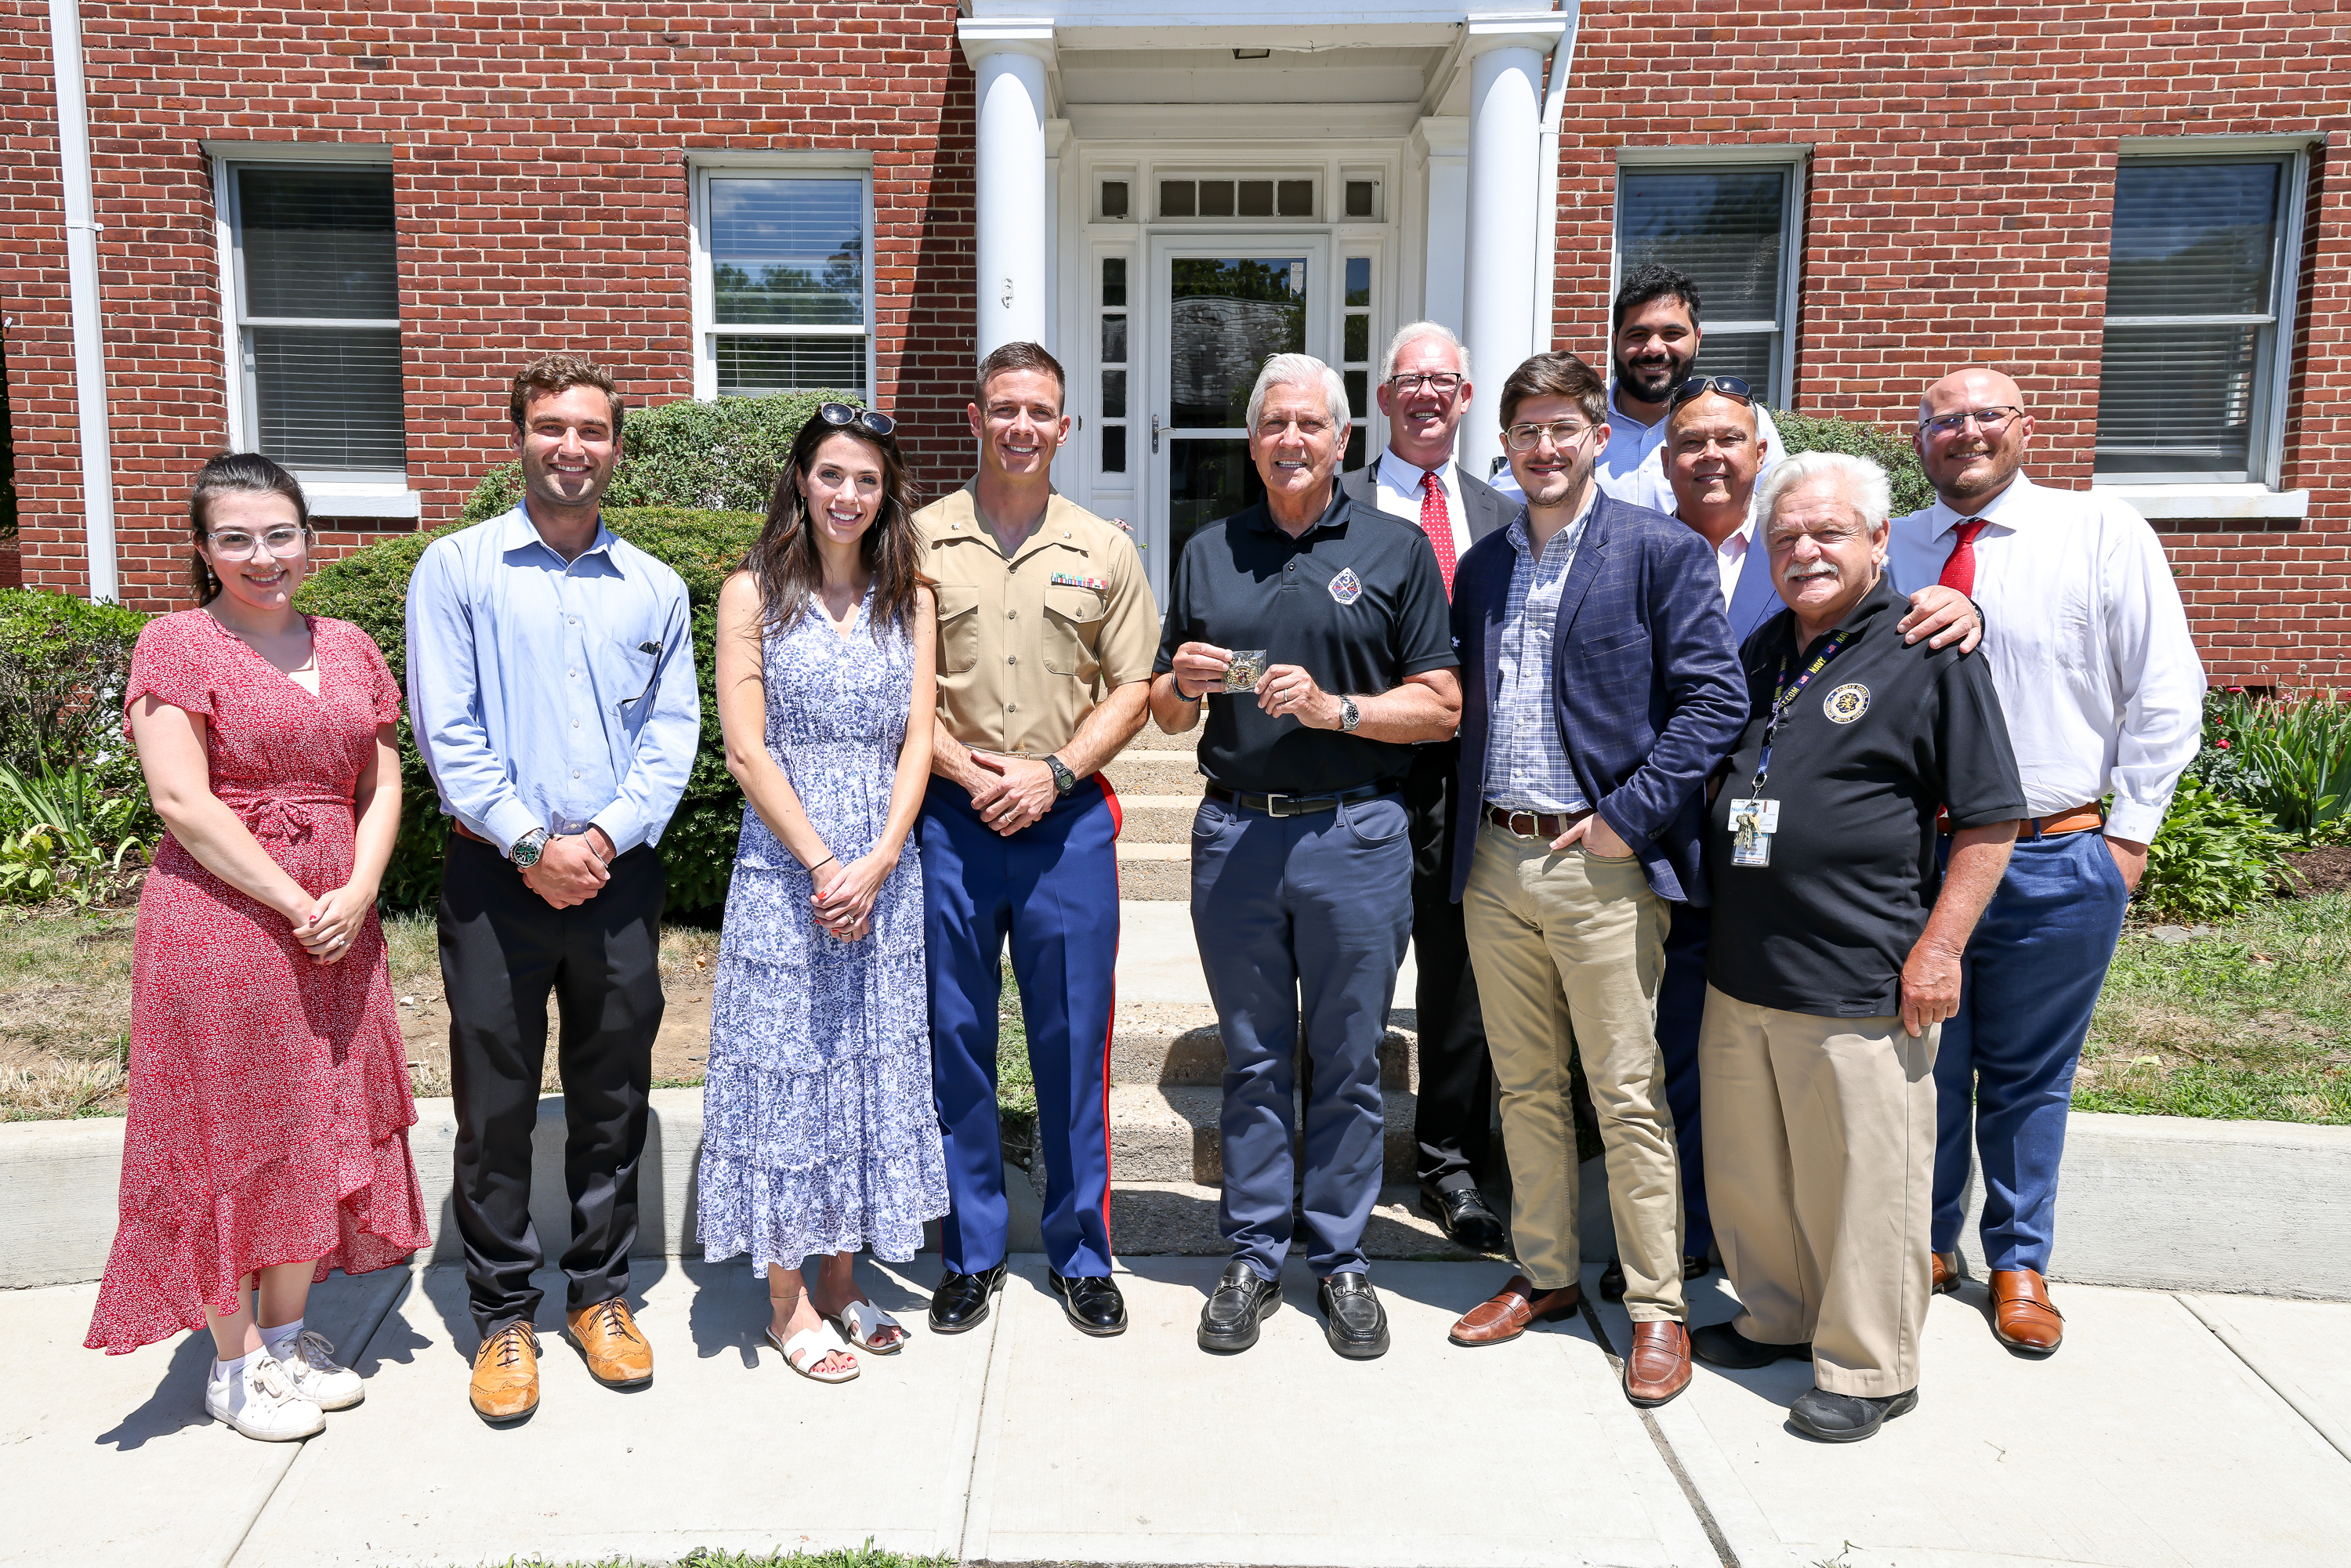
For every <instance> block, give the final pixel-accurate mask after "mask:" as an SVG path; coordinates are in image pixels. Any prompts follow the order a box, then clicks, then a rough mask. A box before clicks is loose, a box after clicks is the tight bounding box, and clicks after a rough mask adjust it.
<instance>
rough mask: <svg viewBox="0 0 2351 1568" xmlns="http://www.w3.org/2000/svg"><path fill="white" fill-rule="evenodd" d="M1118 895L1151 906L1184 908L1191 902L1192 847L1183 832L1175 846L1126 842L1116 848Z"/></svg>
mask: <svg viewBox="0 0 2351 1568" xmlns="http://www.w3.org/2000/svg"><path fill="white" fill-rule="evenodd" d="M1118 895H1119V897H1120V898H1122V899H1130V898H1133V899H1144V900H1147V901H1149V902H1151V903H1155V904H1188V903H1190V902H1191V899H1192V844H1191V835H1190V833H1189V831H1186V834H1185V837H1184V840H1183V841H1181V842H1178V843H1172V844H1155V843H1144V842H1141V841H1135V842H1129V841H1126V840H1125V839H1124V838H1123V837H1122V838H1121V839H1120V841H1119V845H1118Z"/></svg>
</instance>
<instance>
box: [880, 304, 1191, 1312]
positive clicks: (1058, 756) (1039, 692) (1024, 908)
mask: <svg viewBox="0 0 2351 1568" xmlns="http://www.w3.org/2000/svg"><path fill="white" fill-rule="evenodd" d="M1065 385H1066V382H1065V381H1064V379H1063V377H1062V374H1061V365H1060V364H1059V363H1057V362H1056V361H1054V359H1053V357H1052V356H1051V355H1050V354H1049V353H1047V352H1046V351H1045V350H1043V349H1041V348H1040V347H1038V346H1037V345H1036V344H1034V343H1009V344H1007V345H1005V346H1004V347H1003V348H1000V349H998V350H995V351H994V352H993V353H991V354H989V355H988V356H987V359H986V360H984V361H981V363H980V372H979V401H978V402H976V403H974V404H972V405H971V407H970V410H969V414H970V419H971V426H972V434H973V435H974V436H976V437H977V439H978V442H979V473H978V474H977V476H975V477H974V478H973V480H972V481H971V483H969V484H967V485H966V486H964V487H963V488H962V489H960V490H957V491H956V493H955V494H953V495H951V496H948V497H946V498H944V499H942V500H939V501H937V502H935V503H933V504H932V505H931V506H929V507H925V508H924V509H923V510H922V511H921V512H919V513H917V514H916V515H915V518H914V521H915V523H916V524H917V525H918V526H919V527H920V528H922V530H923V538H924V543H925V547H926V548H925V551H924V561H923V567H924V570H925V571H926V572H928V573H929V574H930V576H931V577H932V578H934V579H935V580H936V581H937V583H938V597H939V639H938V660H939V666H938V693H939V699H938V700H939V707H938V724H937V728H936V733H935V738H934V743H933V752H932V765H931V768H932V773H933V774H934V777H933V779H932V780H931V788H930V793H929V794H928V795H927V796H926V797H925V800H924V804H923V818H922V830H921V831H922V835H923V838H922V844H923V893H924V902H925V915H924V925H925V936H926V938H927V943H928V952H929V963H930V975H931V1032H932V1040H933V1052H934V1064H933V1071H932V1082H933V1085H934V1087H935V1092H936V1094H937V1097H938V1106H939V1122H940V1124H941V1125H942V1126H943V1127H944V1128H945V1130H946V1156H947V1183H948V1188H949V1191H950V1193H951V1195H952V1197H953V1199H954V1205H955V1207H954V1209H953V1211H952V1212H951V1213H950V1214H949V1215H948V1216H947V1218H946V1225H945V1228H944V1232H943V1238H942V1239H943V1243H944V1249H945V1251H946V1276H945V1277H944V1278H943V1279H942V1280H941V1281H940V1282H939V1288H938V1291H937V1292H936V1293H935V1295H934V1296H933V1297H932V1300H931V1327H932V1328H933V1329H934V1330H935V1331H937V1332H938V1333H958V1332H960V1331H962V1330H964V1329H967V1328H970V1327H972V1326H973V1325H974V1324H976V1323H977V1322H980V1321H981V1320H982V1319H983V1318H985V1317H987V1312H988V1298H989V1297H990V1296H991V1295H993V1294H994V1293H995V1291H997V1290H998V1289H1000V1288H1001V1287H1002V1285H1003V1282H1004V1252H1005V1231H1006V1227H1007V1223H1008V1209H1007V1206H1006V1203H1005V1197H1004V1150H1003V1146H1002V1145H1001V1143H1000V1142H999V1140H998V1129H997V1121H996V1045H997V1035H996V1018H997V1004H998V993H999V990H1000V988H1001V980H1002V974H1003V962H1004V946H1005V942H1006V939H1007V938H1009V939H1010V941H1011V945H1012V970H1013V975H1014V977H1016V978H1017V979H1018V980H1019V986H1020V1006H1021V1011H1022V1013H1023V1015H1024V1017H1025V1018H1026V1019H1027V1022H1028V1029H1029V1067H1030V1071H1032V1073H1033V1074H1034V1076H1035V1079H1036V1083H1037V1142H1038V1145H1039V1153H1040V1155H1042V1156H1043V1158H1044V1161H1045V1173H1046V1176H1045V1216H1044V1232H1045V1252H1046V1258H1047V1261H1048V1262H1049V1263H1050V1270H1051V1271H1050V1281H1051V1283H1052V1287H1053V1290H1054V1292H1055V1293H1056V1294H1057V1295H1059V1296H1060V1297H1061V1301H1062V1304H1063V1307H1064V1310H1065V1311H1066V1312H1068V1314H1069V1317H1070V1321H1071V1322H1072V1323H1074V1324H1076V1325H1077V1327H1078V1328H1079V1329H1080V1330H1081V1331H1082V1332H1084V1333H1089V1334H1094V1335H1108V1334H1115V1333H1123V1332H1124V1330H1125V1328H1126V1304H1125V1302H1124V1301H1123V1300H1122V1299H1121V1298H1120V1295H1119V1291H1118V1287H1117V1285H1116V1284H1115V1283H1113V1281H1112V1280H1111V1278H1110V1261H1111V1247H1110V1131H1109V1127H1108V1125H1107V1124H1106V1122H1105V1120H1104V1111H1103V1094H1104V1087H1105V1084H1106V1082H1107V1077H1108V1071H1109V1058H1110V1029H1111V1006H1112V1002H1111V998H1112V969H1113V965H1114V964H1115V962H1116V960H1117V956H1118V858H1117V856H1118V828H1119V810H1118V797H1117V796H1116V795H1115V794H1113V792H1112V790H1111V787H1110V780H1108V779H1104V778H1102V776H1101V775H1100V773H1099V772H1098V771H1097V770H1098V769H1099V768H1101V767H1102V764H1103V763H1105V762H1107V761H1109V760H1110V759H1111V758H1113V757H1114V756H1116V755H1117V754H1118V752H1119V750H1120V748H1121V747H1123V746H1125V745H1126V743H1127V742H1128V741H1129V740H1132V739H1133V738H1134V734H1135V732H1136V731H1137V730H1139V729H1141V728H1142V727H1143V720H1144V715H1145V712H1146V706H1147V703H1148V699H1149V695H1150V689H1151V662H1152V659H1153V657H1154V656H1155V653H1157V651H1158V641H1159V612H1158V609H1157V607H1156V606H1155V604H1154V603H1153V602H1152V598H1151V588H1150V584H1149V582H1148V580H1146V579H1145V577H1144V570H1143V561H1142V558H1141V557H1139V556H1138V555H1137V554H1136V553H1135V549H1134V543H1133V541H1131V540H1130V539H1129V538H1127V536H1126V534H1125V532H1124V530H1123V528H1120V527H1119V526H1118V525H1117V524H1114V523H1108V522H1104V521H1103V520H1102V518H1100V517H1095V516H1093V515H1092V513H1090V512H1087V511H1085V510H1084V509H1083V508H1081V507H1076V506H1073V505H1071V503H1070V502H1069V501H1068V500H1066V499H1064V498H1063V497H1061V496H1060V495H1057V494H1056V493H1055V492H1054V490H1053V487H1052V480H1051V476H1050V469H1051V466H1052V461H1053V453H1054V451H1055V449H1056V448H1058V447H1059V446H1060V445H1061V442H1062V441H1063V440H1064V439H1066V438H1067V436H1068V434H1069V430H1070V421H1069V418H1068V416H1067V415H1066V414H1064V413H1062V412H1061V406H1062V402H1063V392H1064V388H1065Z"/></svg>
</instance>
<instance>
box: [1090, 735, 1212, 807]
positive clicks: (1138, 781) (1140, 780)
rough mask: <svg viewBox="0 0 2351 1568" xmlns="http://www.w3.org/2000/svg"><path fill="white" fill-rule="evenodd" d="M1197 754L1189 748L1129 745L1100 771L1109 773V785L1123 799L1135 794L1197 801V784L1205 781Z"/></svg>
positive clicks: (1198, 794)
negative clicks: (1150, 748)
mask: <svg viewBox="0 0 2351 1568" xmlns="http://www.w3.org/2000/svg"><path fill="white" fill-rule="evenodd" d="M1102 772H1103V773H1104V774H1106V775H1108V776H1109V779H1110V787H1111V788H1112V789H1115V790H1117V791H1118V795H1119V799H1120V800H1122V801H1123V800H1130V799H1132V798H1133V797H1134V796H1137V795H1187V796H1190V797H1191V798H1192V799H1194V800H1197V799H1199V796H1200V787H1201V786H1202V785H1204V784H1206V783H1207V779H1204V778H1202V777H1201V775H1200V765H1199V763H1198V761H1197V760H1196V753H1194V752H1192V751H1189V750H1186V751H1136V750H1134V749H1133V748H1132V747H1130V748H1128V749H1127V750H1126V751H1124V752H1122V753H1121V754H1120V755H1119V756H1118V758H1116V760H1114V761H1113V762H1112V763H1111V764H1110V765H1109V766H1107V767H1105V768H1103V769H1102Z"/></svg>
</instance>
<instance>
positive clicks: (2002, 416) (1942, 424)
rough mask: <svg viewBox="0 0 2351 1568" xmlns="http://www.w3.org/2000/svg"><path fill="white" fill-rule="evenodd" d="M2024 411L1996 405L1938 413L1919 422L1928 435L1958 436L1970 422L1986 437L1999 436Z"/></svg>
mask: <svg viewBox="0 0 2351 1568" xmlns="http://www.w3.org/2000/svg"><path fill="white" fill-rule="evenodd" d="M2023 412H2024V411H2023V410H2022V409H2021V408H2019V407H2017V406H2016V405H2015V404H2014V403H1994V404H1993V405H1992V406H1991V407H1990V408H1970V409H1964V410H1962V411H1960V412H1959V413H1938V414H1937V415H1936V416H1935V417H1934V418H1932V419H1922V420H1920V421H1919V422H1918V428H1919V430H1920V431H1922V432H1923V433H1925V434H1928V435H1957V434H1959V432H1960V431H1961V430H1963V429H1965V428H1966V427H1967V423H1968V421H1970V420H1971V419H1972V420H1974V421H1975V422H1976V428H1977V429H1979V430H1980V431H1982V432H1983V433H1984V434H1986V435H1998V434H2000V433H2001V431H2002V430H2005V429H2006V428H2008V422H2009V421H2010V420H2011V419H2014V418H2016V417H2017V416H2018V415H2020V414H2022V413H2023Z"/></svg>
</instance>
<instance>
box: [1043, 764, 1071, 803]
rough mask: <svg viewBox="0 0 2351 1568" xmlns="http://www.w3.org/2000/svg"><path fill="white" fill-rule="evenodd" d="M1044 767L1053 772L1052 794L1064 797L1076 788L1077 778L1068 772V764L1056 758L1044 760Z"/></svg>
mask: <svg viewBox="0 0 2351 1568" xmlns="http://www.w3.org/2000/svg"><path fill="white" fill-rule="evenodd" d="M1045 766H1046V767H1048V768H1051V769H1052V770H1053V793H1054V794H1055V795H1066V794H1068V793H1069V792H1070V791H1071V790H1072V789H1076V788H1077V787H1078V776H1077V775H1076V774H1074V773H1072V772H1071V771H1070V766H1069V764H1068V763H1066V762H1063V761H1062V760H1061V758H1058V757H1048V758H1045Z"/></svg>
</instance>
